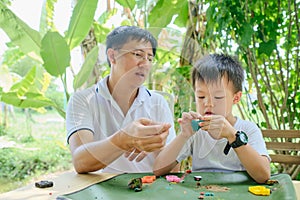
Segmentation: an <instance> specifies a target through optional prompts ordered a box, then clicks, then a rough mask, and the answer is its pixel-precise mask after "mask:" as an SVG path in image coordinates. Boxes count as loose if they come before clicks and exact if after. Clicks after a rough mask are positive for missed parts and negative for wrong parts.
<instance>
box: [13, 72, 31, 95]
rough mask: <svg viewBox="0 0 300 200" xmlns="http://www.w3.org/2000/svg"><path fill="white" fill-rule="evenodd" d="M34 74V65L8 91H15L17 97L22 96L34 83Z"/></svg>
mask: <svg viewBox="0 0 300 200" xmlns="http://www.w3.org/2000/svg"><path fill="white" fill-rule="evenodd" d="M35 75H36V67H32V68H31V70H30V71H29V72H28V73H27V74H26V76H25V77H24V78H23V79H22V80H21V81H20V82H18V83H16V84H15V85H13V86H12V87H11V89H10V91H14V92H16V94H17V96H18V97H19V98H20V97H22V96H24V95H25V94H26V93H27V92H28V91H29V88H30V87H31V86H32V85H33V84H34V80H35Z"/></svg>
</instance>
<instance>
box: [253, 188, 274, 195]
mask: <svg viewBox="0 0 300 200" xmlns="http://www.w3.org/2000/svg"><path fill="white" fill-rule="evenodd" d="M248 190H249V192H251V193H252V194H255V195H262V196H269V195H270V194H271V190H270V189H269V188H266V187H265V186H249V188H248Z"/></svg>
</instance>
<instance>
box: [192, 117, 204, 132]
mask: <svg viewBox="0 0 300 200" xmlns="http://www.w3.org/2000/svg"><path fill="white" fill-rule="evenodd" d="M200 122H203V120H200V119H199V120H192V128H193V131H198V130H199V129H200V128H201V127H200V126H199V123H200Z"/></svg>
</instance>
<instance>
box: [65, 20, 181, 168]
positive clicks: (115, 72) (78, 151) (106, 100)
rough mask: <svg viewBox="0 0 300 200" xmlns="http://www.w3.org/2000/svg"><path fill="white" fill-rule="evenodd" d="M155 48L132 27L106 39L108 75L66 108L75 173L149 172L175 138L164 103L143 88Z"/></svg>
mask: <svg viewBox="0 0 300 200" xmlns="http://www.w3.org/2000/svg"><path fill="white" fill-rule="evenodd" d="M156 47H157V41H156V39H155V38H154V37H153V36H152V35H151V33H149V32H148V31H146V30H143V29H141V28H138V27H135V26H121V27H118V28H116V29H114V30H113V31H112V32H111V33H110V34H109V35H108V36H107V39H106V54H107V60H108V64H109V66H110V67H111V71H110V74H109V75H108V76H106V77H105V78H104V79H102V80H100V81H99V82H98V83H97V84H96V85H94V86H92V87H90V88H87V89H85V90H82V91H79V92H76V93H75V94H74V95H73V96H72V98H71V99H70V101H69V103H68V108H67V116H66V124H67V132H68V135H67V140H68V143H69V144H70V150H71V154H72V160H73V165H74V167H75V170H76V171H77V172H78V173H87V172H92V171H96V170H100V169H101V170H102V171H103V172H110V173H124V172H128V173H129V172H151V171H152V167H153V163H154V160H155V157H156V155H157V152H158V151H159V150H160V149H161V148H162V147H163V146H164V145H165V143H168V142H170V141H171V140H172V139H173V138H175V131H174V128H173V127H174V125H173V116H172V113H171V111H170V109H169V107H168V104H167V102H166V100H165V99H164V97H163V96H161V95H158V94H156V93H152V92H150V91H149V90H147V89H146V88H145V87H144V86H143V85H142V84H143V83H144V81H145V80H146V78H147V76H148V75H149V73H150V70H151V68H152V62H153V58H154V56H155V53H156ZM161 113H164V115H161Z"/></svg>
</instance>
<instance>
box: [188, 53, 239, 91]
mask: <svg viewBox="0 0 300 200" xmlns="http://www.w3.org/2000/svg"><path fill="white" fill-rule="evenodd" d="M224 76H226V77H227V80H228V82H229V81H231V82H232V84H233V86H234V92H235V93H236V92H238V91H242V90H243V81H244V69H243V68H242V66H241V64H240V62H239V61H238V60H237V59H236V58H234V57H231V56H229V55H225V54H209V55H205V56H203V57H202V58H200V59H199V60H198V61H197V62H196V63H195V64H194V66H193V70H192V84H193V88H194V89H195V82H196V81H201V82H206V83H208V82H215V81H218V80H221V78H222V77H224Z"/></svg>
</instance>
